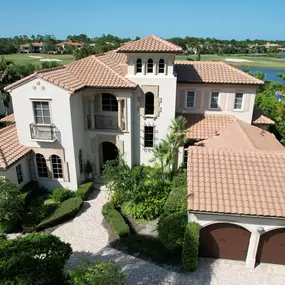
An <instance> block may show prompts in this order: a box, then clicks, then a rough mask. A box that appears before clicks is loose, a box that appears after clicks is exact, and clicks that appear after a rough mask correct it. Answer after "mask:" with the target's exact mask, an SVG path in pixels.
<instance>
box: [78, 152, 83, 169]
mask: <svg viewBox="0 0 285 285" xmlns="http://www.w3.org/2000/svg"><path fill="white" fill-rule="evenodd" d="M78 160H79V171H80V173H83V154H82V149H80V150H79V154H78Z"/></svg>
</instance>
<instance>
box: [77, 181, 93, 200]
mask: <svg viewBox="0 0 285 285" xmlns="http://www.w3.org/2000/svg"><path fill="white" fill-rule="evenodd" d="M92 189H93V182H87V183H83V184H81V185H79V187H78V189H77V191H76V192H75V196H76V197H80V198H81V199H82V200H83V201H86V200H87V198H88V196H89V194H90V193H91V192H92Z"/></svg>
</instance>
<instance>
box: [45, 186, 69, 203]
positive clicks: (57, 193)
mask: <svg viewBox="0 0 285 285" xmlns="http://www.w3.org/2000/svg"><path fill="white" fill-rule="evenodd" d="M72 197H74V192H72V191H70V190H69V189H65V188H57V189H54V190H53V191H52V194H51V196H50V198H51V199H52V200H54V201H55V202H57V203H62V202H63V201H65V200H67V199H69V198H72Z"/></svg>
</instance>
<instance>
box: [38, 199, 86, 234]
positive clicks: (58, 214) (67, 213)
mask: <svg viewBox="0 0 285 285" xmlns="http://www.w3.org/2000/svg"><path fill="white" fill-rule="evenodd" d="M82 204H83V201H82V199H81V198H79V197H74V198H69V199H68V200H65V201H64V202H63V203H62V204H61V205H60V206H59V207H58V208H57V209H56V210H55V212H54V213H53V214H52V215H51V216H50V217H48V218H47V219H45V220H43V221H42V222H41V223H40V224H39V225H37V226H36V227H35V229H36V230H43V229H45V228H48V227H52V226H55V225H57V224H59V223H61V222H64V221H67V220H70V219H73V218H74V217H75V216H76V214H77V213H78V212H79V210H80V208H81V206H82Z"/></svg>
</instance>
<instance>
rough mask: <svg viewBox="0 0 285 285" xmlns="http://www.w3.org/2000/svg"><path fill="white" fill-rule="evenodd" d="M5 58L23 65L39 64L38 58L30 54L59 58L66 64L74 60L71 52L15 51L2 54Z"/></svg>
mask: <svg viewBox="0 0 285 285" xmlns="http://www.w3.org/2000/svg"><path fill="white" fill-rule="evenodd" d="M0 56H1V55H0ZM3 56H4V58H5V59H7V60H12V61H13V62H14V63H15V64H19V65H25V64H27V63H31V64H34V65H36V66H39V65H41V63H42V62H41V61H40V59H38V58H32V57H30V56H41V57H42V58H54V59H60V60H62V61H59V62H58V63H60V64H67V63H71V62H73V61H74V60H75V58H74V57H73V55H72V54H56V55H54V54H42V53H29V54H26V53H17V54H7V55H3Z"/></svg>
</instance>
